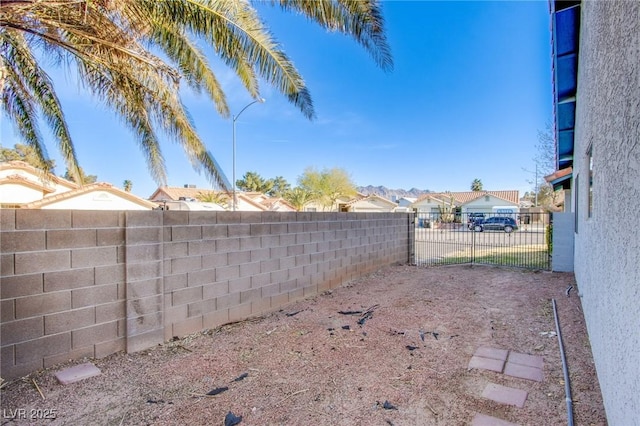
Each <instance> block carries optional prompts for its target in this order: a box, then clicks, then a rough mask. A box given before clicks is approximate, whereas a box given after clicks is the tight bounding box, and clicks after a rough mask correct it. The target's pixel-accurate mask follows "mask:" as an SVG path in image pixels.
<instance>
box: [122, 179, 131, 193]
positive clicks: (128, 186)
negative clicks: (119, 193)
mask: <svg viewBox="0 0 640 426" xmlns="http://www.w3.org/2000/svg"><path fill="white" fill-rule="evenodd" d="M122 187H123V188H124V190H125V192H131V189H132V188H133V182H131V181H130V180H129V179H126V180H125V181H124V182H122Z"/></svg>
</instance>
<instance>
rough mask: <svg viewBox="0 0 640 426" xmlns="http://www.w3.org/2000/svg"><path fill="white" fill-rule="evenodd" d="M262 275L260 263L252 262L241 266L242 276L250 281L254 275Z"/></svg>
mask: <svg viewBox="0 0 640 426" xmlns="http://www.w3.org/2000/svg"><path fill="white" fill-rule="evenodd" d="M259 273H260V262H259V261H258V262H251V263H245V264H242V265H240V276H241V277H245V278H247V280H250V278H251V276H252V275H256V274H259Z"/></svg>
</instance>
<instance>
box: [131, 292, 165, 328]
mask: <svg viewBox="0 0 640 426" xmlns="http://www.w3.org/2000/svg"><path fill="white" fill-rule="evenodd" d="M125 303H126V309H127V318H128V319H132V318H139V317H142V316H149V315H155V314H156V313H159V314H161V315H162V311H163V309H164V297H163V296H162V295H158V296H151V297H144V298H140V299H129V300H127V301H126V302H125ZM149 320H151V318H149V319H148V320H147V323H149V322H148V321H149ZM160 325H162V323H160Z"/></svg>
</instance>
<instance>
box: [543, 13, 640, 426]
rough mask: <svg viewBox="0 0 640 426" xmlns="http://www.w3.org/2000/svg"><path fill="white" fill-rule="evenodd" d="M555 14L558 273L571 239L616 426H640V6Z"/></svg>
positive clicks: (602, 380)
mask: <svg viewBox="0 0 640 426" xmlns="http://www.w3.org/2000/svg"><path fill="white" fill-rule="evenodd" d="M550 4H551V7H552V31H553V32H552V34H553V48H554V52H553V72H554V85H553V87H554V93H553V94H554V113H555V117H554V118H555V120H554V121H555V130H556V151H557V157H556V160H557V164H556V167H557V170H558V171H557V172H556V173H555V174H554V175H552V176H550V177H548V181H549V182H550V183H552V184H553V185H554V187H555V188H563V189H565V202H564V207H565V213H560V214H554V231H553V232H554V246H553V247H554V253H553V257H554V263H555V257H556V256H557V255H558V254H559V253H558V251H559V249H560V247H559V244H557V240H556V238H557V237H559V235H558V234H561V236H562V237H563V239H562V241H561V242H562V244H563V251H564V252H567V253H569V254H570V255H571V257H572V260H573V265H572V266H573V271H574V274H575V279H576V283H577V289H578V291H577V292H575V293H571V297H580V301H581V305H582V309H583V312H584V316H585V321H586V324H587V330H588V332H589V340H590V344H591V349H592V352H593V358H594V361H595V368H596V371H597V376H598V381H599V383H600V389H601V391H602V396H603V399H604V406H605V410H606V414H607V420H608V423H609V424H611V425H632V424H638V418H639V417H638V415H639V413H640V397H638V395H640V367H639V366H640V303H639V300H640V226H638V225H637V222H638V221H637V220H636V219H637V217H638V212H640V142H639V141H640V49H639V48H638V46H640V2H638V1H584V2H580V1H567V2H560V1H551V2H550ZM559 297H566V296H564V294H563V296H559ZM560 316H562V313H561V312H560ZM576 344H580V343H577V342H576ZM568 368H569V373H570V372H571V364H570V363H569V365H568Z"/></svg>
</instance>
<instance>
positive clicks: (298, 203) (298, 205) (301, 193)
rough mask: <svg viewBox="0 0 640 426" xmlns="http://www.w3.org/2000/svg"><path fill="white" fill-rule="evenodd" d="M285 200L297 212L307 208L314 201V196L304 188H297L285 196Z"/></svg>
mask: <svg viewBox="0 0 640 426" xmlns="http://www.w3.org/2000/svg"><path fill="white" fill-rule="evenodd" d="M283 198H284V199H285V200H287V201H288V202H289V204H291V205H292V206H293V207H294V208H295V209H296V210H297V211H299V212H300V211H302V210H304V206H306V205H307V204H308V203H309V202H310V201H311V200H312V199H313V194H311V193H310V192H308V191H306V190H305V189H304V188H300V187H295V188H293V189H291V190H289V191H287V192H286V193H285V194H284V197H283Z"/></svg>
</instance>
